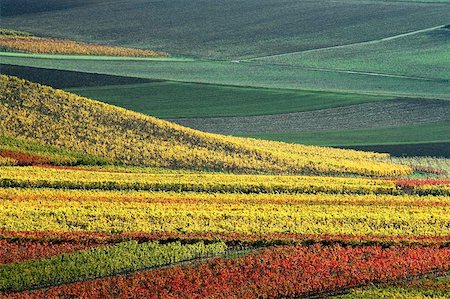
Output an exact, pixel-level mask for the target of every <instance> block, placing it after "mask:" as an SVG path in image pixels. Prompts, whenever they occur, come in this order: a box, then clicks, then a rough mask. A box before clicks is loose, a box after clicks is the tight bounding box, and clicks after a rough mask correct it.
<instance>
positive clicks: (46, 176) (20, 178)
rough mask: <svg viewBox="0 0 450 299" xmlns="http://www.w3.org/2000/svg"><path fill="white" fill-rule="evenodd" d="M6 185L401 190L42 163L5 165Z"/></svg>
mask: <svg viewBox="0 0 450 299" xmlns="http://www.w3.org/2000/svg"><path fill="white" fill-rule="evenodd" d="M0 187H21V188H23V187H31V188H63V189H101V190H148V191H177V192H181V191H192V192H211V193H212V192H236V193H353V194H370V193H375V194H401V190H400V189H398V188H397V186H396V184H395V182H394V181H391V180H378V179H367V178H343V177H323V176H292V175H291V176H290V175H285V176H282V175H235V174H222V173H179V174H177V173H159V174H152V173H117V172H90V171H77V170H68V169H52V168H41V167H26V168H24V167H2V168H0Z"/></svg>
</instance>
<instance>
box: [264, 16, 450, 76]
mask: <svg viewBox="0 0 450 299" xmlns="http://www.w3.org/2000/svg"><path fill="white" fill-rule="evenodd" d="M449 22H450V21H449ZM258 61H261V62H264V63H274V64H286V65H297V66H306V67H317V68H328V69H343V70H356V71H365V72H374V73H386V74H398V75H405V76H415V77H424V78H434V79H443V80H450V72H449V71H448V67H449V61H450V28H446V27H443V28H440V29H435V30H433V31H430V32H425V33H419V34H415V35H410V36H405V37H401V38H398V39H393V40H387V41H382V42H379V43H372V44H360V45H352V46H347V47H342V48H332V49H323V50H318V51H312V52H305V53H294V54H287V55H282V56H274V57H267V58H261V59H259V60H258ZM447 82H448V81H447Z"/></svg>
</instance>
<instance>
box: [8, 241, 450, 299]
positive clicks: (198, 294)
mask: <svg viewBox="0 0 450 299" xmlns="http://www.w3.org/2000/svg"><path fill="white" fill-rule="evenodd" d="M449 268H450V248H440V247H434V246H433V247H424V246H411V247H404V246H397V247H389V248H382V247H380V246H364V247H342V246H339V245H336V246H322V245H313V246H282V247H275V248H270V249H264V250H261V251H259V252H256V253H252V254H249V255H247V256H246V257H242V258H236V259H220V258H216V259H213V260H210V261H208V262H205V263H202V264H189V265H184V266H176V267H171V268H165V269H158V270H153V271H142V272H138V273H134V274H131V275H128V276H126V275H117V276H113V277H107V278H102V279H97V280H91V281H84V282H78V283H72V284H68V285H63V286H56V287H52V288H49V289H47V290H38V291H32V292H23V293H18V294H9V295H5V298H111V297H114V298H280V297H281V298H285V297H298V296H304V295H308V294H317V293H321V292H327V291H333V290H337V289H341V288H348V287H355V286H363V285H367V284H371V283H378V282H386V281H392V280H398V279H403V278H407V277H418V276H420V275H423V274H424V273H428V272H430V271H446V270H448V269H449Z"/></svg>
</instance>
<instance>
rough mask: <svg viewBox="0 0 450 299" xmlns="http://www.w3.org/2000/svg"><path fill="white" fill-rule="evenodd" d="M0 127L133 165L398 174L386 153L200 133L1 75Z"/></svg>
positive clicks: (17, 135)
mask: <svg viewBox="0 0 450 299" xmlns="http://www.w3.org/2000/svg"><path fill="white" fill-rule="evenodd" d="M0 131H1V132H3V134H6V135H9V136H11V137H14V138H21V139H25V140H32V141H37V142H40V143H42V144H45V145H52V146H58V147H62V148H66V149H70V150H74V151H81V152H86V153H87V154H90V155H95V156H98V157H102V158H107V159H112V160H116V161H121V162H124V163H127V164H132V165H146V166H156V167H168V168H184V169H198V170H205V169H207V170H215V171H233V172H262V173H264V172H270V173H314V174H324V173H327V174H338V173H339V174H362V175H380V176H382V175H401V174H407V173H409V172H410V171H411V170H410V168H409V167H405V166H398V165H395V164H390V163H387V162H380V161H376V159H377V158H378V159H379V158H384V157H385V155H382V154H376V153H365V152H357V151H350V150H339V149H328V148H321V147H313V146H302V145H293V144H285V143H278V142H270V141H262V140H256V139H247V138H236V137H228V136H222V135H217V134H209V133H202V132H200V131H196V130H192V129H188V128H185V127H182V126H179V125H176V124H173V123H170V122H167V121H163V120H159V119H157V118H154V117H150V116H146V115H143V114H139V113H135V112H131V111H128V110H125V109H122V108H118V107H115V106H111V105H107V104H104V103H101V102H97V101H93V100H89V99H87V98H82V97H78V96H76V95H73V94H70V93H67V92H64V91H62V90H56V89H53V88H50V87H47V86H43V85H40V84H36V83H31V82H29V81H25V80H22V79H19V78H16V77H10V76H5V75H2V76H0Z"/></svg>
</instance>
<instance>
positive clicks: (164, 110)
mask: <svg viewBox="0 0 450 299" xmlns="http://www.w3.org/2000/svg"><path fill="white" fill-rule="evenodd" d="M67 90H68V91H70V92H73V93H75V94H78V95H82V96H86V97H89V98H92V99H96V100H100V101H103V102H106V103H109V104H111V105H116V106H120V107H124V108H127V109H130V110H133V111H138V112H141V113H145V114H148V115H154V116H157V117H162V118H185V117H202V118H204V117H206V118H210V117H217V116H237V115H239V116H249V115H264V114H278V113H288V112H299V111H310V110H318V109H324V108H331V107H341V106H347V105H353V104H357V103H366V102H372V101H383V100H387V99H391V98H390V97H382V96H369V95H357V94H345V93H327V92H314V91H311V92H309V91H302V90H283V89H266V88H259V89H258V88H245V87H233V86H221V85H210V84H195V83H179V82H168V81H166V82H154V83H146V84H135V85H119V86H104V87H91V88H69V89H67Z"/></svg>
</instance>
